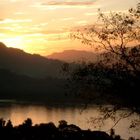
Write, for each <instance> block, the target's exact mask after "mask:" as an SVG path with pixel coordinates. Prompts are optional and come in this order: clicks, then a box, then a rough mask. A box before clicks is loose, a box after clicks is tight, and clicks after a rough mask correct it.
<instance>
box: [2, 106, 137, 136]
mask: <svg viewBox="0 0 140 140" xmlns="http://www.w3.org/2000/svg"><path fill="white" fill-rule="evenodd" d="M99 116H100V112H99V108H98V107H97V106H90V107H87V108H86V109H84V108H83V107H77V106H76V105H75V106H68V107H66V106H63V105H55V106H49V105H29V104H28V105H21V104H14V103H11V104H7V103H3V104H0V118H3V119H5V120H8V119H10V120H11V121H12V123H13V125H14V126H16V125H18V124H21V123H22V122H23V121H24V120H25V119H27V118H31V119H32V121H33V124H39V123H47V122H54V123H55V125H56V126H57V125H58V122H59V121H60V120H66V121H67V122H68V124H71V123H72V124H75V125H78V126H80V127H81V128H82V129H91V130H97V129H98V130H103V131H106V132H109V131H108V130H109V129H110V128H111V127H112V126H113V121H111V120H107V121H106V123H105V124H104V125H103V126H102V127H100V128H99V127H98V125H97V124H96V125H95V124H93V123H91V122H89V120H90V118H91V117H99ZM138 117H139V116H138V115H136V114H135V115H133V116H131V117H129V118H126V119H123V120H121V121H120V122H119V123H118V124H117V125H116V126H115V132H116V134H119V135H121V137H122V138H124V139H127V138H128V137H130V136H134V137H135V138H140V133H139V132H140V129H138V128H137V129H135V130H133V129H129V126H130V123H131V121H132V120H133V119H134V118H138Z"/></svg>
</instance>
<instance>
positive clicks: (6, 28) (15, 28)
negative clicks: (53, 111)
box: [0, 0, 139, 55]
mask: <svg viewBox="0 0 140 140" xmlns="http://www.w3.org/2000/svg"><path fill="white" fill-rule="evenodd" d="M138 2H139V0H0V41H2V42H4V43H5V44H6V45H7V46H10V47H16V48H20V49H23V50H25V51H26V52H29V53H39V54H41V55H48V54H51V53H53V52H59V51H63V50H66V49H82V50H83V49H90V50H91V48H89V47H85V46H84V45H81V44H80V42H77V41H72V40H70V38H69V33H70V31H71V30H72V29H73V28H74V27H79V26H83V25H88V24H92V23H94V21H95V20H96V17H97V10H98V9H99V8H100V9H101V10H102V11H103V12H109V11H125V10H127V9H128V8H130V7H134V6H136V4H137V3H138Z"/></svg>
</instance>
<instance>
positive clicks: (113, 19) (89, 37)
mask: <svg viewBox="0 0 140 140" xmlns="http://www.w3.org/2000/svg"><path fill="white" fill-rule="evenodd" d="M71 37H72V38H74V39H78V40H80V41H81V42H82V43H84V44H86V45H89V46H91V47H95V48H96V49H100V50H102V51H105V52H107V53H111V54H113V55H114V56H115V57H116V58H117V59H118V60H119V61H121V64H123V65H124V66H125V67H127V69H129V70H132V71H133V72H134V73H137V72H139V71H140V3H139V4H138V5H137V7H136V8H135V9H134V8H131V9H129V10H128V12H126V13H121V12H119V13H116V12H111V13H110V14H109V15H105V14H104V13H102V12H101V11H100V10H99V20H98V24H95V25H92V26H89V27H86V28H84V29H82V30H78V31H77V32H74V33H72V34H71Z"/></svg>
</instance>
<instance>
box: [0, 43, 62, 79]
mask: <svg viewBox="0 0 140 140" xmlns="http://www.w3.org/2000/svg"><path fill="white" fill-rule="evenodd" d="M62 64H63V62H62V61H59V60H51V59H47V58H45V57H43V56H40V55H38V54H29V53H26V52H24V51H23V50H21V49H17V48H12V47H7V46H6V45H5V44H4V43H2V42H0V69H8V70H10V71H12V72H15V73H17V74H22V75H27V76H31V77H38V78H43V77H59V76H61V74H60V68H61V65H62Z"/></svg>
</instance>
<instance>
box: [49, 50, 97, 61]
mask: <svg viewBox="0 0 140 140" xmlns="http://www.w3.org/2000/svg"><path fill="white" fill-rule="evenodd" d="M47 58H50V59H55V60H56V59H57V60H61V61H66V62H73V61H91V62H95V61H96V60H97V54H96V53H93V52H88V51H80V50H65V51H63V52H58V53H53V54H51V55H48V56H47Z"/></svg>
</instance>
